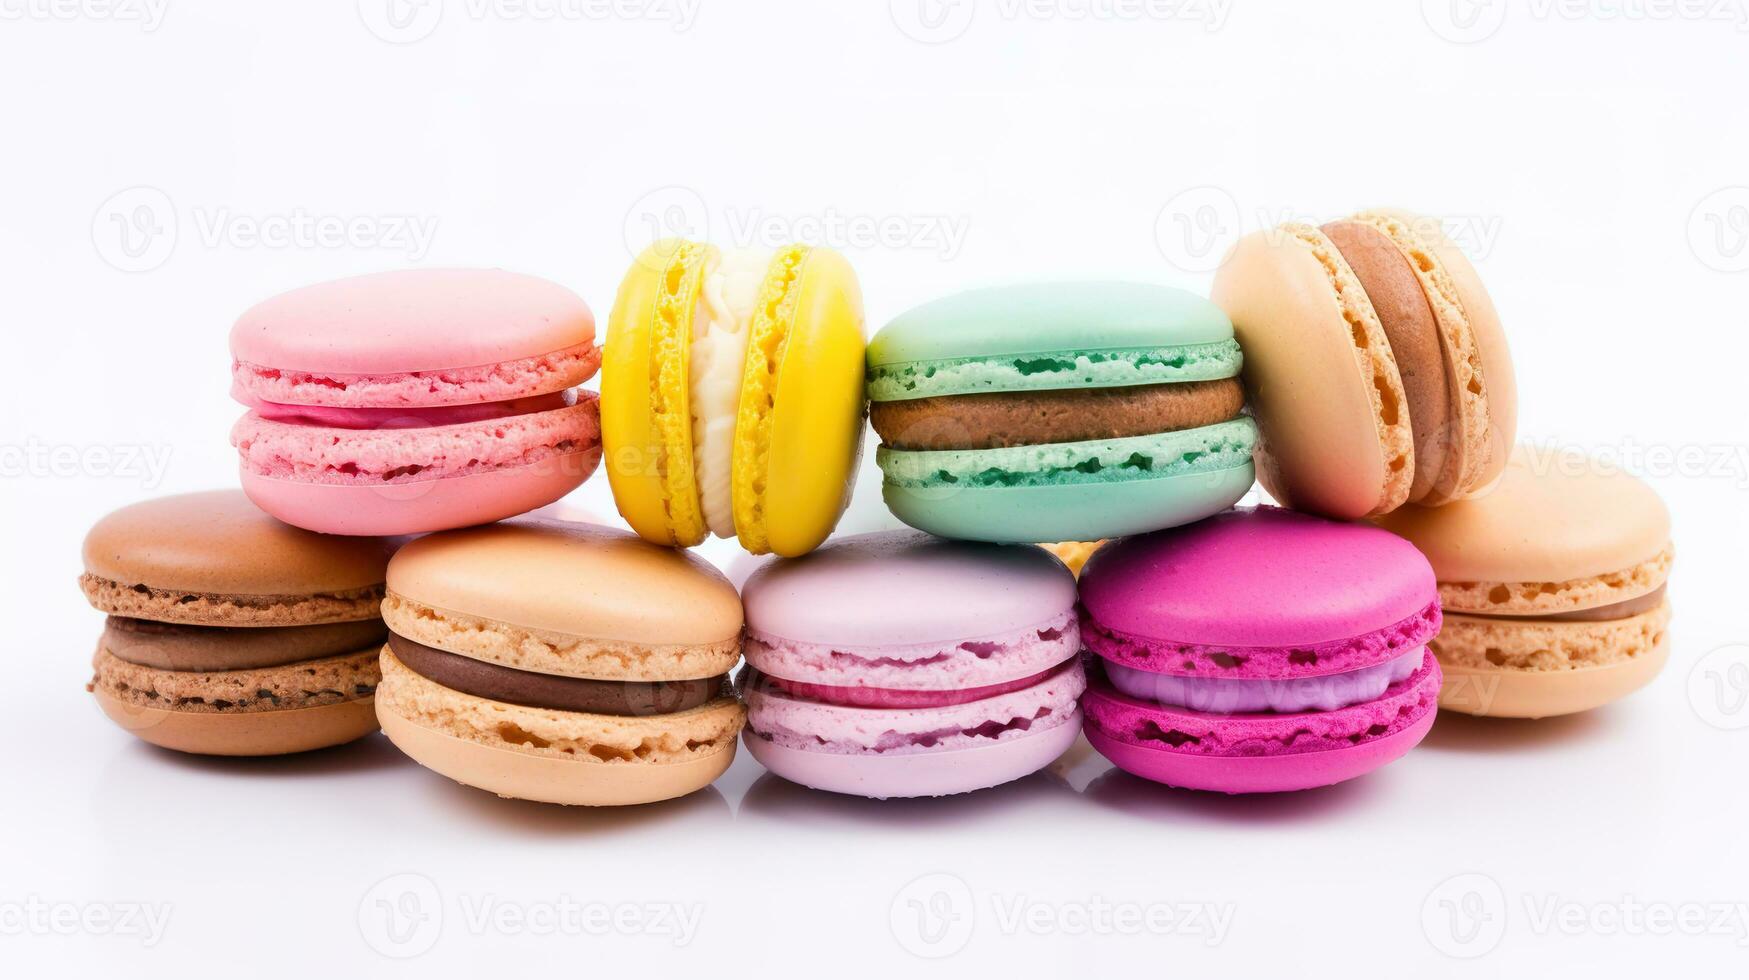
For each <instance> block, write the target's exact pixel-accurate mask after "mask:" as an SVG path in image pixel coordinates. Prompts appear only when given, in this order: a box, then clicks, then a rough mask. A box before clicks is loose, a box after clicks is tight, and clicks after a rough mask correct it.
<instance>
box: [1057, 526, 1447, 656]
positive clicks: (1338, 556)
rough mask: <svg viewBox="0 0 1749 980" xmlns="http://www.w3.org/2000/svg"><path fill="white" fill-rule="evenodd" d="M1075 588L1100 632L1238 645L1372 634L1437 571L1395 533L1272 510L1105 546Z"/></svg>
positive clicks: (1422, 604)
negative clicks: (1079, 589)
mask: <svg viewBox="0 0 1749 980" xmlns="http://www.w3.org/2000/svg"><path fill="white" fill-rule="evenodd" d="M1080 587H1081V603H1082V606H1083V607H1084V608H1085V609H1086V611H1087V613H1088V615H1089V616H1090V617H1091V618H1092V619H1093V620H1094V621H1095V622H1097V623H1098V624H1099V625H1100V626H1101V627H1103V628H1105V629H1108V630H1114V631H1117V632H1119V633H1123V634H1127V635H1129V636H1134V637H1142V638H1148V639H1156V640H1162V641H1167V642H1170V643H1174V644H1185V645H1197V646H1230V647H1236V648H1245V647H1253V648H1280V647H1301V646H1315V645H1318V644H1324V643H1329V642H1332V641H1339V640H1345V639H1350V638H1354V637H1359V636H1362V635H1365V634H1370V633H1375V632H1377V631H1380V630H1386V629H1389V628H1391V627H1393V626H1395V625H1397V624H1399V623H1403V622H1405V621H1408V620H1412V619H1414V618H1415V617H1417V616H1421V615H1423V614H1424V613H1425V612H1426V611H1427V608H1428V606H1429V604H1430V603H1432V602H1434V601H1435V599H1436V597H1437V592H1436V587H1435V582H1434V576H1433V569H1432V568H1430V567H1429V566H1428V564H1427V560H1426V559H1425V558H1423V557H1421V554H1420V552H1418V551H1416V550H1415V547H1414V546H1413V545H1411V544H1409V542H1407V541H1404V540H1403V539H1402V538H1399V537H1397V536H1396V535H1394V534H1390V533H1388V532H1383V531H1380V530H1379V529H1377V528H1374V527H1370V526H1367V525H1359V524H1343V523H1339V522H1335V521H1327V520H1323V519H1321V518H1317V517H1311V516H1308V515H1304V514H1299V513H1295V512H1293V511H1287V510H1281V509H1278V508H1274V507H1257V508H1242V509H1239V510H1234V511H1228V512H1226V513H1224V514H1219V515H1216V516H1215V517H1212V518H1209V519H1208V520H1206V521H1202V522H1200V523H1197V524H1192V525H1189V526H1186V527H1180V528H1173V529H1170V530H1165V531H1156V532H1154V533H1151V534H1144V535H1139V536H1136V537H1132V538H1126V539H1124V540H1121V541H1116V542H1113V543H1111V544H1108V545H1106V546H1105V547H1103V548H1101V549H1099V551H1098V552H1096V553H1095V554H1094V555H1093V557H1092V558H1091V559H1089V560H1088V562H1087V565H1086V567H1085V568H1084V569H1083V570H1082V572H1081V582H1080ZM1397 652H1399V653H1400V652H1401V651H1400V650H1399V651H1397Z"/></svg>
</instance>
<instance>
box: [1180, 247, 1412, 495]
mask: <svg viewBox="0 0 1749 980" xmlns="http://www.w3.org/2000/svg"><path fill="white" fill-rule="evenodd" d="M1296 229H1297V230H1296ZM1211 296H1212V297H1213V299H1214V301H1215V303H1216V304H1218V305H1219V306H1220V307H1221V308H1222V309H1224V310H1226V312H1227V315H1228V316H1230V317H1232V320H1233V329H1234V331H1235V333H1236V334H1237V336H1238V338H1239V343H1240V345H1241V347H1242V348H1243V349H1244V352H1245V390H1246V392H1247V394H1248V395H1249V397H1250V402H1251V412H1252V415H1253V417H1255V418H1256V419H1257V422H1258V426H1259V429H1260V433H1261V437H1260V440H1259V443H1258V447H1257V471H1258V478H1259V480H1260V481H1261V482H1262V484H1263V486H1264V489H1266V490H1268V491H1269V493H1270V495H1271V496H1273V497H1274V498H1275V499H1276V500H1277V501H1279V502H1281V503H1282V504H1284V505H1285V506H1289V507H1293V508H1295V509H1299V510H1306V511H1311V512H1313V513H1318V514H1323V515H1325V516H1328V517H1336V518H1341V519H1353V518H1357V517H1364V516H1366V515H1368V514H1374V513H1385V512H1388V511H1391V510H1394V509H1395V508H1396V507H1398V506H1400V505H1401V504H1402V503H1403V501H1405V500H1407V499H1408V496H1409V491H1410V488H1411V485H1412V481H1413V473H1414V445H1413V437H1412V434H1411V430H1410V426H1409V418H1408V413H1407V411H1406V408H1407V406H1406V403H1405V401H1406V399H1405V395H1404V393H1403V389H1402V379H1401V377H1400V376H1399V375H1398V372H1397V367H1396V362H1395V359H1394V358H1393V356H1392V354H1391V350H1390V345H1389V343H1388V341H1387V339H1386V337H1385V334H1384V330H1383V328H1382V327H1381V326H1380V324H1379V322H1378V316H1377V314H1376V313H1375V312H1374V311H1373V309H1372V306H1371V302H1370V301H1369V300H1368V299H1367V296H1366V292H1365V290H1364V289H1363V288H1362V287H1361V285H1360V282H1359V280H1358V279H1357V278H1356V277H1355V275H1354V273H1353V271H1352V270H1351V269H1349V268H1348V266H1347V264H1346V262H1344V261H1343V259H1342V257H1341V255H1340V252H1339V251H1338V249H1337V248H1336V246H1335V244H1334V243H1333V242H1331V241H1330V240H1329V239H1328V238H1327V237H1325V236H1324V235H1323V234H1322V233H1321V232H1318V231H1317V230H1316V229H1313V228H1309V227H1306V226H1289V227H1288V228H1284V229H1274V230H1268V231H1258V232H1253V233H1251V234H1249V235H1247V236H1245V237H1244V238H1242V239H1240V240H1239V242H1238V243H1237V244H1236V245H1235V246H1234V247H1233V251H1232V252H1231V253H1230V254H1229V255H1228V256H1227V258H1226V260H1225V261H1224V262H1223V264H1222V265H1221V268H1220V270H1219V271H1218V272H1217V273H1216V275H1215V281H1214V286H1213V291H1212V293H1211Z"/></svg>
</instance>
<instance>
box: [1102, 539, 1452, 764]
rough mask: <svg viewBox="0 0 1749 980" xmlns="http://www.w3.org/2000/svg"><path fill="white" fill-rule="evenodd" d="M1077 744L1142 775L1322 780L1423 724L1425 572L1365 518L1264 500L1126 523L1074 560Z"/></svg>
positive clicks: (1386, 750)
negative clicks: (1085, 669) (1160, 521)
mask: <svg viewBox="0 0 1749 980" xmlns="http://www.w3.org/2000/svg"><path fill="white" fill-rule="evenodd" d="M1080 589H1081V606H1082V620H1081V627H1082V629H1081V635H1082V642H1083V643H1084V644H1085V646H1086V647H1087V649H1088V651H1089V652H1090V653H1092V654H1095V655H1097V656H1092V657H1089V658H1088V665H1089V674H1090V675H1091V676H1090V678H1089V681H1088V691H1087V697H1086V698H1085V699H1084V701H1083V707H1084V709H1085V711H1086V714H1087V721H1086V730H1087V738H1088V741H1090V742H1092V743H1093V747H1094V748H1096V749H1098V750H1099V751H1100V752H1101V753H1102V754H1103V755H1105V757H1106V758H1108V759H1110V760H1111V761H1112V762H1114V763H1116V764H1117V765H1118V766H1119V767H1121V768H1123V769H1126V770H1128V771H1129V772H1132V773H1134V774H1136V775H1138V776H1141V777H1142V778H1144V779H1151V780H1154V781H1155V782H1160V783H1166V784H1168V785H1171V786H1182V787H1186V788H1190V789H1203V790H1216V791H1219V792H1224V793H1263V792H1278V791H1283V790H1296V789H1309V788H1312V787H1315V786H1327V785H1330V784H1332V783H1338V782H1341V781H1343V780H1346V779H1352V778H1354V777H1356V776H1359V775H1362V774H1364V773H1367V772H1370V771H1372V770H1374V769H1376V768H1378V767H1379V766H1382V765H1384V764H1385V763H1387V762H1390V761H1392V760H1394V759H1396V758H1398V757H1400V756H1402V755H1403V754H1404V753H1406V752H1408V751H1409V750H1410V749H1411V748H1414V747H1415V745H1416V743H1418V742H1420V741H1421V739H1422V738H1423V737H1424V736H1425V735H1426V734H1427V730H1428V729H1429V728H1431V727H1432V725H1433V717H1434V713H1435V711H1436V709H1437V706H1438V701H1439V685H1440V679H1441V678H1440V671H1439V664H1438V662H1437V661H1436V660H1435V659H1434V657H1433V655H1432V653H1431V652H1429V651H1428V650H1427V643H1428V641H1429V640H1431V639H1432V638H1433V637H1434V636H1435V635H1436V634H1438V632H1439V625H1440V611H1439V595H1438V591H1437V587H1436V585H1435V581H1434V577H1433V569H1432V568H1431V567H1430V566H1429V564H1428V562H1427V559H1426V558H1424V557H1422V555H1421V553H1420V552H1419V551H1416V550H1415V548H1414V546H1412V545H1410V544H1409V543H1408V542H1407V541H1404V540H1403V539H1402V538H1399V537H1397V536H1396V535H1393V534H1390V533H1388V532H1385V531H1381V530H1379V529H1378V528H1375V527H1372V526H1370V525H1360V524H1344V523H1338V522H1335V521H1328V520H1324V519H1322V518H1317V517H1310V516H1307V515H1304V514H1297V513H1294V512H1292V511H1286V510H1280V509H1277V508H1274V507H1257V508H1244V509H1240V510H1235V511H1229V512H1227V513H1225V514H1221V515H1218V516H1216V517H1213V518H1210V519H1209V520H1207V521H1203V522H1202V523H1199V524H1194V525H1191V526H1189V527H1183V528H1176V529H1173V530H1169V531H1160V532H1156V533H1153V534H1145V535H1140V536H1138V537H1133V538H1128V539H1125V540H1123V541H1119V542H1116V543H1114V544H1110V545H1107V546H1106V547H1104V548H1102V549H1100V550H1099V551H1098V552H1096V553H1095V554H1094V556H1093V558H1092V559H1091V560H1090V561H1089V562H1088V563H1087V567H1086V568H1085V569H1084V570H1083V571H1082V573H1081V581H1080Z"/></svg>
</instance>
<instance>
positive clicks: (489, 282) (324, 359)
mask: <svg viewBox="0 0 1749 980" xmlns="http://www.w3.org/2000/svg"><path fill="white" fill-rule="evenodd" d="M231 357H232V367H231V391H232V395H233V396H234V397H235V398H236V399H237V400H238V401H240V402H242V403H243V404H244V405H246V406H248V407H249V409H250V411H249V413H248V414H247V415H245V416H243V418H242V419H241V420H239V421H238V422H237V424H236V426H235V427H234V428H233V429H232V430H231V442H232V444H233V445H234V446H236V448H237V452H238V455H239V457H240V459H241V468H242V478H243V490H244V492H245V493H247V494H248V495H249V498H250V499H251V500H253V501H254V502H255V504H256V505H257V506H259V507H260V508H261V509H262V510H264V511H266V512H268V513H269V514H272V515H273V516H275V517H277V518H279V519H280V520H282V521H285V522H286V523H288V524H293V525H296V526H298V527H302V528H307V529H309V530H312V531H323V532H327V533H332V534H370V535H380V534H412V533H418V532H424V531H438V530H443V529H445V528H453V527H464V526H467V525H471V524H482V523H486V522H489V521H495V520H498V519H500V518H505V517H512V516H515V515H517V514H521V513H524V512H526V511H529V510H533V509H535V508H537V507H541V506H544V505H546V504H549V503H552V502H553V501H555V500H558V499H559V498H560V497H563V496H564V495H565V494H567V493H569V492H570V491H571V490H573V489H575V488H576V487H577V486H578V485H579V484H581V483H582V482H583V481H584V480H585V479H586V478H587V477H588V476H589V474H590V473H591V472H593V471H594V470H595V467H596V464H597V463H599V462H600V460H601V421H600V414H599V412H598V410H597V406H596V396H595V395H594V394H592V393H588V392H580V391H574V390H572V389H574V388H575V387H576V386H577V385H579V384H581V383H582V382H584V381H586V380H588V379H589V377H590V376H592V375H593V374H594V373H595V371H596V369H597V368H599V367H600V365H601V349H600V348H599V347H597V346H596V344H595V317H594V315H593V314H591V313H590V311H589V307H588V306H587V305H586V304H585V303H584V302H583V300H582V299H581V298H579V297H578V296H577V295H576V294H575V293H572V292H571V291H570V290H568V289H566V288H564V287H563V286H560V285H558V284H556V283H553V282H549V281H547V280H545V279H540V278H537V277H534V276H527V275H519V274H517V273H513V272H505V271H502V270H498V269H408V270H402V271H396V272H384V273H377V274H373V275H364V276H356V277H353V278H350V279H340V280H336V281H333V282H325V283H319V284H317V285H313V286H306V287H304V288H302V289H295V290H292V291H291V292H288V293H282V294H280V295H278V296H275V297H273V298H271V299H268V300H266V301H264V302H262V303H260V304H258V305H256V306H255V307H253V308H251V309H250V310H249V311H248V312H246V313H244V314H243V316H242V317H241V318H239V319H238V320H237V323H236V325H235V326H234V327H233V328H232V330H231Z"/></svg>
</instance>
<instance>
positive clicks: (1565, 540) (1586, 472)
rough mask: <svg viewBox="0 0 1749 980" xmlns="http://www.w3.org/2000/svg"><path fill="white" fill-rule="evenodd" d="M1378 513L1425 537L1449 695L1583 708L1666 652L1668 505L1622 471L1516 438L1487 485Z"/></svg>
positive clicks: (1649, 673)
mask: <svg viewBox="0 0 1749 980" xmlns="http://www.w3.org/2000/svg"><path fill="white" fill-rule="evenodd" d="M1377 523H1378V524H1379V525H1380V526H1381V527H1384V528H1386V529H1387V530H1390V531H1393V532H1395V533H1396V534H1399V535H1402V536H1403V537H1405V538H1407V539H1409V540H1410V541H1411V542H1413V543H1414V544H1415V545H1416V547H1418V548H1420V549H1421V550H1422V552H1424V553H1425V554H1426V555H1427V559H1428V561H1429V562H1431V563H1432V565H1433V570H1434V574H1435V575H1437V576H1438V578H1439V592H1440V601H1441V604H1442V605H1443V606H1444V608H1445V626H1444V629H1442V630H1441V632H1440V634H1439V637H1438V638H1437V639H1436V640H1435V641H1434V642H1433V649H1434V652H1435V653H1436V654H1438V656H1439V661H1440V665H1441V666H1442V667H1444V669H1445V687H1444V689H1443V690H1442V691H1441V692H1440V702H1439V703H1440V707H1441V708H1444V709H1447V710H1451V711H1459V712H1463V713H1466V714H1473V715H1491V716H1497V717H1510V718H1543V717H1549V716H1554V715H1565V714H1572V713H1574V712H1579V711H1587V710H1590V709H1592V708H1595V707H1598V706H1600V705H1604V704H1608V703H1610V702H1612V701H1615V700H1617V699H1619V698H1621V697H1623V696H1625V695H1627V694H1629V693H1631V692H1632V691H1634V690H1637V689H1638V688H1640V687H1642V686H1644V685H1645V684H1647V683H1648V682H1650V681H1651V680H1652V678H1653V677H1655V676H1656V675H1657V674H1658V672H1659V670H1661V669H1662V668H1663V666H1664V663H1665V661H1666V660H1668V659H1669V652H1670V651H1669V637H1668V628H1669V624H1670V603H1669V600H1668V599H1667V598H1666V596H1665V583H1666V580H1667V579H1668V578H1669V574H1670V564H1671V556H1672V546H1671V541H1670V515H1669V512H1668V511H1667V510H1666V509H1665V507H1664V504H1663V502H1662V501H1661V500H1660V499H1659V498H1658V495H1657V494H1656V493H1655V492H1654V491H1653V490H1652V489H1651V488H1650V487H1648V486H1646V485H1645V484H1644V483H1641V482H1640V481H1639V480H1636V479H1635V478H1633V477H1632V476H1629V475H1628V474H1626V473H1623V472H1621V471H1620V470H1617V469H1613V468H1608V467H1604V466H1602V465H1601V464H1599V463H1597V462H1596V461H1594V460H1591V459H1589V458H1587V457H1585V456H1583V455H1580V454H1576V453H1563V452H1557V451H1550V450H1540V451H1539V450H1532V449H1530V448H1528V447H1520V448H1519V449H1518V450H1517V451H1515V452H1514V453H1513V454H1512V456H1511V460H1510V462H1509V464H1508V465H1507V467H1506V470H1505V472H1504V474H1503V475H1502V476H1501V478H1500V480H1499V482H1498V484H1497V485H1496V486H1495V487H1494V488H1493V489H1492V490H1491V491H1490V492H1487V493H1485V494H1482V495H1480V496H1477V497H1474V498H1471V499H1468V500H1462V501H1458V502H1456V503H1453V504H1451V505H1450V506H1446V507H1441V508H1438V509H1428V508H1422V507H1405V508H1402V509H1401V510H1398V511H1396V512H1395V513H1392V514H1390V515H1387V516H1384V517H1380V518H1378V519H1377Z"/></svg>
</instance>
